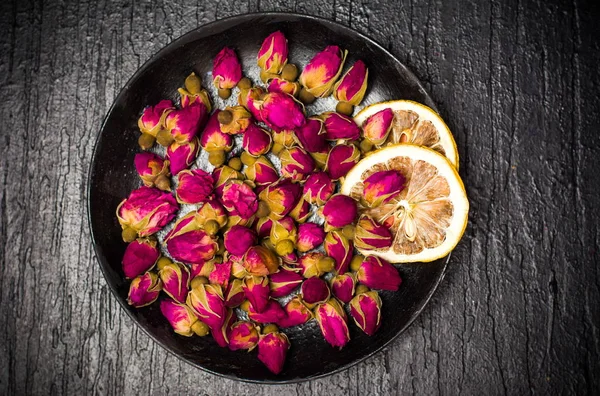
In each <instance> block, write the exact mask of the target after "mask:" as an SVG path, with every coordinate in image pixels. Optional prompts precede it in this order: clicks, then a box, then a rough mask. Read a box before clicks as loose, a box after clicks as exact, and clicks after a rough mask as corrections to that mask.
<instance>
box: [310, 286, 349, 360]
mask: <svg viewBox="0 0 600 396" xmlns="http://www.w3.org/2000/svg"><path fill="white" fill-rule="evenodd" d="M314 315H315V319H317V322H318V323H319V327H320V328H321V333H323V336H324V337H325V341H327V342H328V343H329V344H330V345H331V346H334V347H339V348H340V349H341V348H342V347H343V346H344V345H346V344H347V343H348V341H350V332H349V331H348V324H347V323H346V321H347V320H348V319H347V317H346V313H345V312H344V308H342V306H341V305H340V303H339V302H338V301H337V300H336V299H335V298H332V299H330V300H329V301H327V302H326V303H323V304H320V305H318V306H317V308H315V311H314Z"/></svg>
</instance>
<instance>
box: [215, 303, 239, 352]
mask: <svg viewBox="0 0 600 396" xmlns="http://www.w3.org/2000/svg"><path fill="white" fill-rule="evenodd" d="M237 320H238V318H237V315H236V313H235V311H234V310H233V309H229V308H226V313H225V322H224V323H223V325H222V326H220V327H216V328H212V327H211V329H210V333H211V335H212V336H213V339H214V340H215V341H216V342H217V345H219V346H220V347H221V348H225V347H227V346H228V345H229V336H230V335H231V329H232V327H233V324H234V323H235V322H237Z"/></svg>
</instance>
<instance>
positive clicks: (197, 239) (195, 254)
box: [165, 217, 219, 264]
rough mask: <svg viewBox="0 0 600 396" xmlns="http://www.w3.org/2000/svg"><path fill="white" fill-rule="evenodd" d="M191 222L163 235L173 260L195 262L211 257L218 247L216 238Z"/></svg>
mask: <svg viewBox="0 0 600 396" xmlns="http://www.w3.org/2000/svg"><path fill="white" fill-rule="evenodd" d="M192 219H193V217H192ZM191 223H192V222H190V224H189V225H188V226H187V227H185V228H184V229H182V230H181V231H179V232H175V233H169V234H168V235H167V236H166V237H165V243H166V245H167V250H168V251H169V253H170V254H171V256H172V257H173V258H174V259H175V260H178V261H182V262H184V263H189V264H195V263H202V262H204V261H207V260H210V259H212V258H213V257H214V255H215V253H216V252H217V249H218V248H219V246H218V244H217V242H216V240H215V239H214V238H213V237H211V236H210V235H208V234H207V233H206V232H205V231H204V230H201V229H198V228H196V227H195V226H193V225H192V224H191Z"/></svg>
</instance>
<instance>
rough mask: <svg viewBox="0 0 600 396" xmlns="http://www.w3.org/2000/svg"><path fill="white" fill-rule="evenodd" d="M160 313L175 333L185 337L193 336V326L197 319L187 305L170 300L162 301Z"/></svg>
mask: <svg viewBox="0 0 600 396" xmlns="http://www.w3.org/2000/svg"><path fill="white" fill-rule="evenodd" d="M160 311H161V312H162V314H163V316H164V317H165V318H166V319H167V320H168V321H169V323H170V324H171V327H173V330H175V333H177V334H179V335H182V336H185V337H191V336H192V335H194V333H195V332H194V328H195V326H194V325H195V323H197V322H198V318H197V317H196V315H195V314H194V312H193V311H192V310H191V309H190V308H189V307H188V306H187V305H185V304H180V303H178V302H176V301H173V300H171V299H164V300H162V301H161V302H160Z"/></svg>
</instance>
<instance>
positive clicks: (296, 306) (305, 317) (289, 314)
mask: <svg viewBox="0 0 600 396" xmlns="http://www.w3.org/2000/svg"><path fill="white" fill-rule="evenodd" d="M283 310H284V311H285V313H286V317H285V318H283V319H281V320H280V321H279V322H278V323H277V324H278V325H279V326H280V327H283V328H286V327H294V326H299V325H301V324H304V323H306V322H308V321H309V320H310V319H311V318H312V312H310V309H308V308H307V307H306V305H304V303H303V302H302V299H301V298H300V296H296V297H294V298H292V299H291V300H290V301H289V302H288V303H287V304H285V307H283Z"/></svg>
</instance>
